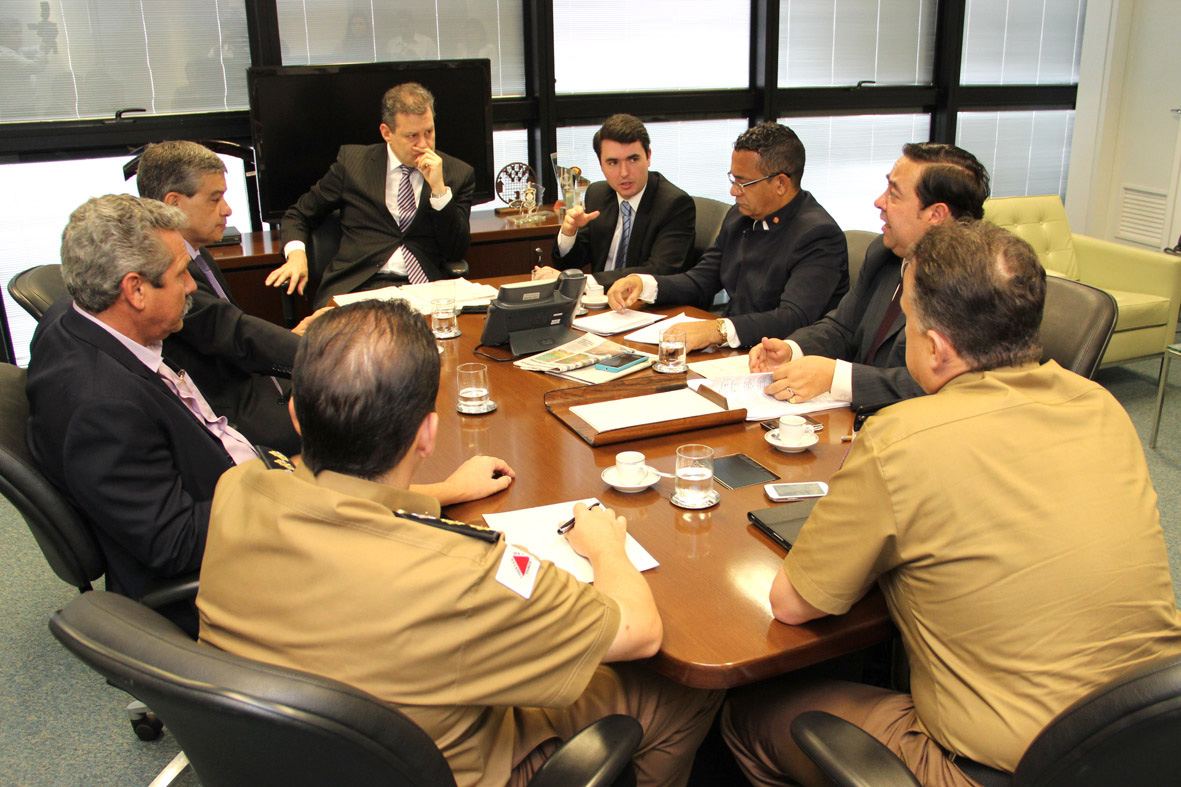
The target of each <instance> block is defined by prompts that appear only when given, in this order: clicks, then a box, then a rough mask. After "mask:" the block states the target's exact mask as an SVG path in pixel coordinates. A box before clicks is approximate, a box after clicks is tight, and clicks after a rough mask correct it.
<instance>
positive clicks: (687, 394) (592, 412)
mask: <svg viewBox="0 0 1181 787" xmlns="http://www.w3.org/2000/svg"><path fill="white" fill-rule="evenodd" d="M570 412H572V413H574V414H575V415H577V416H578V417H579V418H581V419H582V420H584V421H586V422H587V423H588V424H590V425H591V426H593V427H594V428H595V431H598V432H609V431H611V430H612V429H626V428H627V427H629V426H644V425H646V424H658V423H661V422H662V421H675V420H676V419H678V418H692V417H693V416H696V415H709V414H710V413H720V412H724V409H723V408H722V407H720V406H718V405H716V404H714V403H713V402H711V401H710V400H709V399H706V398H705V397H704V396H698V395H697V393H696V392H695V391H692V390H690V389H688V388H678V389H677V390H675V391H665V392H663V393H654V394H647V395H645V396H633V397H630V398H627V399H613V400H611V401H607V402H595V403H594V404H579V405H575V406H574V407H571V408H570Z"/></svg>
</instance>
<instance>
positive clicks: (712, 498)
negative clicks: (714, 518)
mask: <svg viewBox="0 0 1181 787" xmlns="http://www.w3.org/2000/svg"><path fill="white" fill-rule="evenodd" d="M721 499H722V495H721V493H719V492H718V490H716V489H711V490H710V492H709V497H707V498H706V499H705V502H704V503H702V504H701V505H696V506H691V505H686V504H685V503H684V502H683V501H682V500H680V499H679V498H678V497H677V493H676V492H673V493H672V494H671V495H669V497H668V501H669V502H670V503H672V504H673V505H674V506H676V507H677V508H690V509H698V508H712V507H713V506H716V505H717V504H718V502H719V501H720V500H721Z"/></svg>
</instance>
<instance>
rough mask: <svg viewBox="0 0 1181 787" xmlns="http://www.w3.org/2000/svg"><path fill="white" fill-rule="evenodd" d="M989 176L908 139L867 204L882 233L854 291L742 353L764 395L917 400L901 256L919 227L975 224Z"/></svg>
mask: <svg viewBox="0 0 1181 787" xmlns="http://www.w3.org/2000/svg"><path fill="white" fill-rule="evenodd" d="M988 194H989V185H988V172H987V170H985V168H984V165H983V164H981V163H980V162H979V161H978V160H977V159H976V157H975V156H973V155H972V154H971V153H969V152H967V151H966V150H963V149H961V148H958V147H956V146H955V145H945V144H942V143H937V142H918V143H910V144H907V145H905V146H903V148H902V156H901V157H900V158H899V159H898V161H897V162H895V164H894V168H893V169H892V170H890V174H889V175H887V176H886V190H885V191H884V192H883V193H882V195H881V196H879V197H878V198H877V201H875V202H874V206H875V207H876V208H877V209H878V210H880V211H881V213H882V222H883V224H882V235H881V237H879V238H877V239H876V240H875V241H874V242H873V243H872V244H870V246H869V249H867V250H866V253H865V264H864V265H863V266H862V268H861V275H860V277H858V279H857V284H856V286H855V287H854V288H853V289H851V290H849V292H848V294H846V295H845V297H844V298H842V299H841V302H840V304H839V305H838V306H837V308H836V309H834V310H832V311H831V312H829V313H828V314H826V315H825V316H824V317H823V318H822V319H821V320H819V321H818V322H816V323H815V324H813V325H809V326H808V327H806V328H801V329H800V330H798V331H795V332H794V333H792V334H791V335H789V336H788V337H787V340H786V341H784V340H782V339H769V338H764V339H763V341H762V342H761V343H760V344H759V345H757V346H755V347H754V348H753V349H752V350H751V351H750V368H751V371H753V372H766V371H771V372H774V379H775V381H774V382H773V383H772V384H771V385H770V386H768V388H767V393H769V394H773V395H774V396H775V397H776V398H778V399H787V400H790V401H792V402H803V401H807V400H809V399H812V398H814V397H816V396H818V395H819V394H821V393H824V392H826V391H830V392H831V393H832V395H833V396H834V397H835V398H837V399H839V400H841V401H851V402H852V403H853V406H854V407H861V406H863V405H874V404H888V403H889V402H893V401H896V400H899V399H909V398H911V397H913V396H922V395H923V389H922V388H920V387H919V385H918V383H916V382H915V381H914V378H912V377H911V376H910V372H908V371H907V369H906V331H905V330H903V329H904V327H905V325H906V317H905V315H903V313H902V309H901V295H902V258H903V257H905V256H906V254H907V252H908V250H909V249H910V248H911V247H912V246H913V245H914V244H915V243H916V242H917V241H918V240H919V239H920V238H921V237H923V235H925V234H926V232H927V230H928V229H930V228H931V227H934V226H936V225H938V224H942V223H943V222H945V221H948V220H953V221H954V220H959V219H966V218H975V219H979V218H982V217H983V216H984V201H985V200H986V199H988Z"/></svg>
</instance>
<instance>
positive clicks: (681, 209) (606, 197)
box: [553, 172, 697, 287]
mask: <svg viewBox="0 0 1181 787" xmlns="http://www.w3.org/2000/svg"><path fill="white" fill-rule="evenodd" d="M586 210H587V212H588V213H593V212H594V211H596V210H597V211H599V217H598V218H597V219H595V220H594V221H592V222H590V223H589V224H587V225H586V226H585V227H583V228H582V229H580V230H579V231H578V236H577V237H576V238H575V239H574V246H572V247H571V249H570V251H569V253H568V254H566V256H565V257H559V256H558V247H557V244H555V245H554V252H553V253H554V259H555V260H556V261H557V263H558V264H557V265H556V266H555V267H557V268H559V269H563V268H582V267H584V266H586V265H590V266H591V272H592V273H594V274H595V278H596V279H598V280H599V282H600V283H601V284H602V285H603V286H604V287H610V286H611V285H612V284H614V283H615V281H616V280H617V279H621V278H623V277H624V276H627V275H628V274H630V273H650V274H652V275H653V276H663V275H667V274H672V273H680V272H681V271H683V270H685V269H686V268H687V267H688V266H689V265H691V264H692V263H694V262H696V260H694V259H692V258H691V254H692V251H693V234H694V225H695V224H696V221H697V208H696V207H695V206H694V204H693V198H692V197H690V196H689V195H688V194H686V193H685V192H683V191H681V190H680V189H679V188H677V187H676V186H674V185H673V184H672V183H670V182H668V181H667V180H665V179H664V178H663V177H662V176H661V174H660V173H659V172H649V173H648V186H647V188H645V189H644V196H643V197H642V198H641V199H640V207H639V208H638V209H637V210H636V212H635V215H634V216H632V232H631V239H630V241H629V242H628V245H627V261H626V265H625V267H626V270H622V269H616V270H613V271H606V270H604V268H606V267H607V251H608V250H609V249H610V247H611V238H612V237H614V235H615V226H616V225H617V224H618V223H619V198H618V196H617V195H616V194H615V190H614V189H612V188H611V187H610V186H609V185H607V181H605V180H600V181H599V182H597V183H592V184H591V185H590V188H588V189H587V190H586Z"/></svg>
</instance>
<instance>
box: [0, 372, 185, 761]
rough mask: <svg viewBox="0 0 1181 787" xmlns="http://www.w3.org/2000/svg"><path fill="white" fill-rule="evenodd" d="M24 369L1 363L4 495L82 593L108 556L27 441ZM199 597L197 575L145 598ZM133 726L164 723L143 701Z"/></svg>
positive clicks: (143, 731)
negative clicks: (53, 481) (49, 475)
mask: <svg viewBox="0 0 1181 787" xmlns="http://www.w3.org/2000/svg"><path fill="white" fill-rule="evenodd" d="M25 378H26V373H25V370H24V369H20V368H18V367H16V366H13V365H12V364H7V363H5V364H0V494H3V495H4V497H6V498H7V499H8V501H9V502H11V503H12V505H13V506H14V507H15V508H16V510H17V511H18V512H20V515H21V516H22V517H23V518H24V520H25V522H26V523H28V525H29V530H31V531H32V533H33V538H34V539H35V540H36V541H37V546H39V547H40V548H41V552H42V554H44V555H45V560H46V562H48V563H49V567H50V568H51V569H53V573H55V574H57V576H58V578H60V579H61V580H62V581H63V582H65V583H67V584H68V585H71V586H72V587H75V588H77V589H78V592H79V593H86V592H87V591H90V590H93V588H94V586H93V585H92V584H91V583H93V582H94V581H95V580H97V579H98V578H99V577H101V576H102V575H103V574H104V573H106V570H107V562H106V558H105V557H104V556H103V553H102V550H101V549H100V548H99V545H98V541H96V540H95V537H94V533H93V532H91V529H90V526H89V525H88V524H86V522H85V521H84V520H83V519H82V516H81V514H79V513H78V510H77V509H76V508H74V506H73V504H72V503H71V502H70V501H69V500H67V499H66V497H65V496H64V495H63V494H62V493H61V492H59V491H58V489H57V487H55V486H54V485H53V484H52V483H50V481H49V479H48V478H46V477H45V476H44V474H42V472H41V469H40V468H39V467H38V466H37V462H36V460H34V459H33V455H32V454H31V453H30V452H29V447H28V444H27V443H26V442H25V432H26V430H27V429H28V424H29V400H28V397H26V396H25ZM196 595H197V574H196V573H193V574H191V575H188V576H185V577H182V578H179V579H175V580H170V581H168V582H164V583H161V584H159V585H158V586H156V587H153V588H152V589H151V590H150V591H149V592H147V593H146V594H144V595H143V596H142V597H141V598H140V601H141V602H143V603H144V604H146V605H147V606H150V607H152V608H160V607H164V606H166V605H170V604H175V603H177V602H181V601H191V600H192V599H193V598H195V597H196ZM127 712H128V714H129V716H130V718H131V726H132V729H134V730H135V734H136V735H138V736H139V737H140V738H141V739H143V740H151V739H153V738H155V737H156V736H157V735H158V734H159V732H160V724H159V722H158V721H157V720H156V719H155V718H154V717H153V716H152V715H151V714H150V713H149V712H148V711H147V709H146V708H144V707H143V706H142V705H140V704H139V703H135V704H134V705H132V706H129V707H128V708H127Z"/></svg>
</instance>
